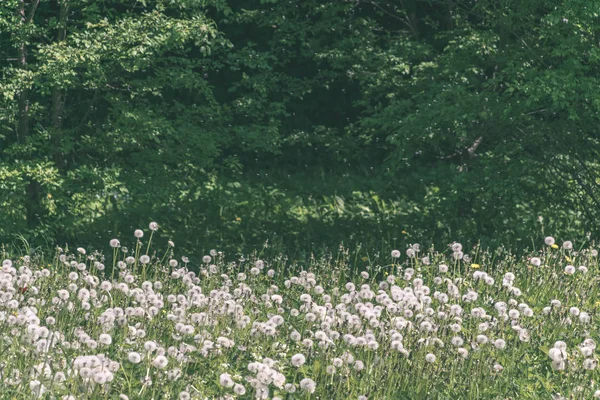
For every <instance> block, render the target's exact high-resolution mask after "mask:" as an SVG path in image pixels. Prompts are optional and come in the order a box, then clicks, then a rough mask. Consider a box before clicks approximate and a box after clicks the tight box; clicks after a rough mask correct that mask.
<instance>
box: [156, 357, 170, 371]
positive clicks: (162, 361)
mask: <svg viewBox="0 0 600 400" xmlns="http://www.w3.org/2000/svg"><path fill="white" fill-rule="evenodd" d="M168 363H169V360H168V359H167V357H165V356H156V358H155V359H154V361H152V365H154V366H155V367H156V368H159V369H163V368H165V367H166V366H167V364H168Z"/></svg>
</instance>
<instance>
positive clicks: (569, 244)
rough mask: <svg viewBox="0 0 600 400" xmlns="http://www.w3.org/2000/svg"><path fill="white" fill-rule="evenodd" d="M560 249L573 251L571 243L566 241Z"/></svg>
mask: <svg viewBox="0 0 600 400" xmlns="http://www.w3.org/2000/svg"><path fill="white" fill-rule="evenodd" d="M562 248H563V249H565V250H571V249H573V242H571V241H570V240H567V241H566V242H564V243H563V245H562Z"/></svg>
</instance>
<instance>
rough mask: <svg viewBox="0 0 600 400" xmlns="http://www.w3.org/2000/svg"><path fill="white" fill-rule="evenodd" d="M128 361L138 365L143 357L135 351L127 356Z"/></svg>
mask: <svg viewBox="0 0 600 400" xmlns="http://www.w3.org/2000/svg"><path fill="white" fill-rule="evenodd" d="M127 359H128V360H129V362H130V363H132V364H138V363H139V362H140V361H142V356H141V355H140V353H136V352H135V351H132V352H131V353H129V354H128V355H127Z"/></svg>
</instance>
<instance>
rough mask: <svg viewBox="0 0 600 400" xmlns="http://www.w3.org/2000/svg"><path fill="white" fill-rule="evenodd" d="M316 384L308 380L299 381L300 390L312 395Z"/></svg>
mask: <svg viewBox="0 0 600 400" xmlns="http://www.w3.org/2000/svg"><path fill="white" fill-rule="evenodd" d="M316 388H317V384H316V383H315V381H313V380H312V379H310V378H304V379H302V380H301V381H300V389H302V390H303V391H305V392H308V393H314V392H315V389H316Z"/></svg>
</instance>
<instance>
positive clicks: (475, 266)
mask: <svg viewBox="0 0 600 400" xmlns="http://www.w3.org/2000/svg"><path fill="white" fill-rule="evenodd" d="M471 268H475V269H477V268H481V265H479V264H471Z"/></svg>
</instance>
